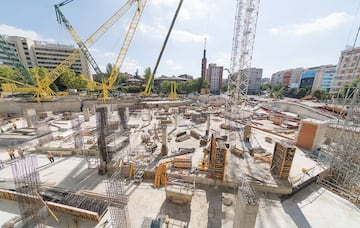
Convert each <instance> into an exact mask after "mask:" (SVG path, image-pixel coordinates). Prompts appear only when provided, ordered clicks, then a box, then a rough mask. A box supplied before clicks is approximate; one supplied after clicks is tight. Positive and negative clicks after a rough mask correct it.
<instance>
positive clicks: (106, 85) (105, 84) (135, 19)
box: [101, 0, 147, 101]
mask: <svg viewBox="0 0 360 228" xmlns="http://www.w3.org/2000/svg"><path fill="white" fill-rule="evenodd" d="M137 2H138V4H137V8H136V10H135V12H134V14H133V16H132V19H131V22H130V25H129V28H128V30H127V33H126V36H125V38H124V40H123V43H122V45H121V48H120V51H119V54H118V56H117V58H116V61H115V64H114V67H113V68H112V71H111V74H110V76H109V78H108V79H107V80H104V79H103V81H102V85H101V89H102V94H101V95H102V97H103V99H104V101H106V100H107V99H108V98H109V95H110V91H109V90H111V89H112V88H113V85H114V83H115V82H116V80H117V78H118V75H119V73H120V69H121V67H122V65H123V63H124V60H125V57H126V54H127V51H128V49H129V47H130V44H131V41H132V39H133V37H134V35H135V31H136V29H137V26H138V24H139V21H140V18H141V16H142V13H143V11H144V8H145V5H146V2H147V0H138V1H137Z"/></svg>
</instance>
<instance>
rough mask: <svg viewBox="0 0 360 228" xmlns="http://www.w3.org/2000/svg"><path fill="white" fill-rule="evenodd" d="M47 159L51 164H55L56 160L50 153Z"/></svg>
mask: <svg viewBox="0 0 360 228" xmlns="http://www.w3.org/2000/svg"><path fill="white" fill-rule="evenodd" d="M47 158H48V159H49V161H50V163H53V162H54V161H55V160H54V155H52V153H50V152H48V154H47Z"/></svg>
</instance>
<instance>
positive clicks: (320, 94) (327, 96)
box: [312, 89, 331, 100]
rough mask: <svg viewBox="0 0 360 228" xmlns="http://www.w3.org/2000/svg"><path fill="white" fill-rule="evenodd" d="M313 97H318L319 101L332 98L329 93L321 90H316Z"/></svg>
mask: <svg viewBox="0 0 360 228" xmlns="http://www.w3.org/2000/svg"><path fill="white" fill-rule="evenodd" d="M312 95H313V96H314V97H316V98H317V99H318V100H328V99H330V98H331V94H330V93H328V92H327V91H325V90H321V89H317V90H314V91H313V93H312Z"/></svg>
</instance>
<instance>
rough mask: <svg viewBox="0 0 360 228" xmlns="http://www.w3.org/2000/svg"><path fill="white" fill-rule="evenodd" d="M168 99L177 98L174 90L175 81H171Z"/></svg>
mask: <svg viewBox="0 0 360 228" xmlns="http://www.w3.org/2000/svg"><path fill="white" fill-rule="evenodd" d="M169 99H172V100H176V99H178V95H177V92H176V82H171V90H170V94H169Z"/></svg>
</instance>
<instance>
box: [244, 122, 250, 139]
mask: <svg viewBox="0 0 360 228" xmlns="http://www.w3.org/2000/svg"><path fill="white" fill-rule="evenodd" d="M250 137H251V126H250V125H246V126H245V128H244V141H245V142H249V141H250Z"/></svg>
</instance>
